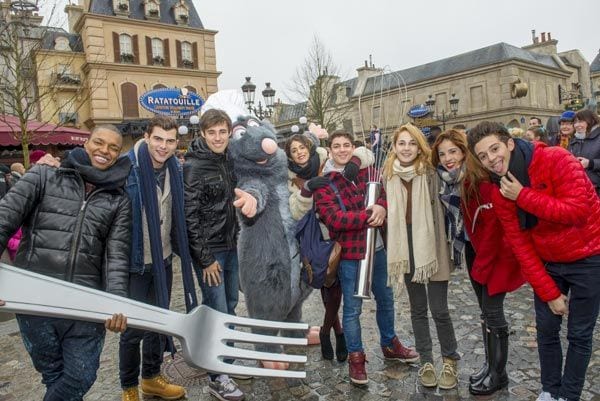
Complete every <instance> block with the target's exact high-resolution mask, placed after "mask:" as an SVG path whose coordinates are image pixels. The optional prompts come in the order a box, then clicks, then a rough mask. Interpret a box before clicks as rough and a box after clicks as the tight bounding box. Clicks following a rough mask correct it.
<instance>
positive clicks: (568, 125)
mask: <svg viewBox="0 0 600 401" xmlns="http://www.w3.org/2000/svg"><path fill="white" fill-rule="evenodd" d="M574 133H575V127H574V126H573V123H572V122H571V121H561V122H560V134H561V135H563V136H571V135H573V134H574Z"/></svg>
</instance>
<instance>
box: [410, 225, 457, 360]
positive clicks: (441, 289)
mask: <svg viewBox="0 0 600 401" xmlns="http://www.w3.org/2000/svg"><path fill="white" fill-rule="evenodd" d="M406 228H407V233H408V249H409V257H410V273H409V274H405V275H404V283H405V284H406V290H407V292H408V301H409V303H410V319H411V321H412V326H413V332H414V335H415V345H416V348H417V352H418V353H419V354H420V355H421V363H425V362H433V351H432V348H433V345H432V342H431V333H430V332H429V317H428V315H427V309H428V306H429V310H431V315H432V317H433V321H434V322H435V327H436V330H437V335H438V340H439V341H440V348H441V353H442V356H443V357H446V358H450V359H454V360H459V359H460V355H458V353H457V352H456V348H457V344H456V336H455V335H454V326H452V319H451V318H450V312H449V311H448V281H430V282H429V283H427V284H420V283H413V282H412V281H411V280H412V278H413V275H414V265H415V261H414V257H413V244H412V231H411V228H412V227H411V225H408V226H407V227H406Z"/></svg>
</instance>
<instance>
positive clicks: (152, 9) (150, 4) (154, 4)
mask: <svg viewBox="0 0 600 401" xmlns="http://www.w3.org/2000/svg"><path fill="white" fill-rule="evenodd" d="M144 7H145V10H146V18H160V7H159V4H158V1H156V0H146V2H145V4H144Z"/></svg>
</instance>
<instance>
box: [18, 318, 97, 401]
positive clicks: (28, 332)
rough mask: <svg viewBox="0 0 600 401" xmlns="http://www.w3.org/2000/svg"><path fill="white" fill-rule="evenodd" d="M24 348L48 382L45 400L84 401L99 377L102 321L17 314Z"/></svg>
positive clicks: (45, 381)
mask: <svg viewBox="0 0 600 401" xmlns="http://www.w3.org/2000/svg"><path fill="white" fill-rule="evenodd" d="M17 322H18V323H19V328H20V329H21V336H22V338H23V344H25V349H27V352H29V355H30V356H31V361H32V362H33V366H34V367H35V370H37V371H38V372H40V373H41V374H42V383H44V384H45V385H46V394H45V395H44V401H81V400H83V396H84V395H85V394H86V393H87V392H88V391H89V389H90V388H91V387H92V384H94V382H95V381H96V372H97V371H98V366H99V365H100V353H101V352H102V346H103V345H104V334H105V330H104V325H103V324H102V323H92V322H81V321H76V320H68V319H57V318H50V317H38V316H29V315H17Z"/></svg>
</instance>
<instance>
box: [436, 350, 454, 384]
mask: <svg viewBox="0 0 600 401" xmlns="http://www.w3.org/2000/svg"><path fill="white" fill-rule="evenodd" d="M442 361H443V364H442V370H441V371H440V375H439V377H438V387H439V388H441V389H442V390H450V389H451V388H454V387H456V385H457V384H458V366H457V363H456V361H455V360H454V359H450V358H446V357H443V358H442Z"/></svg>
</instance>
